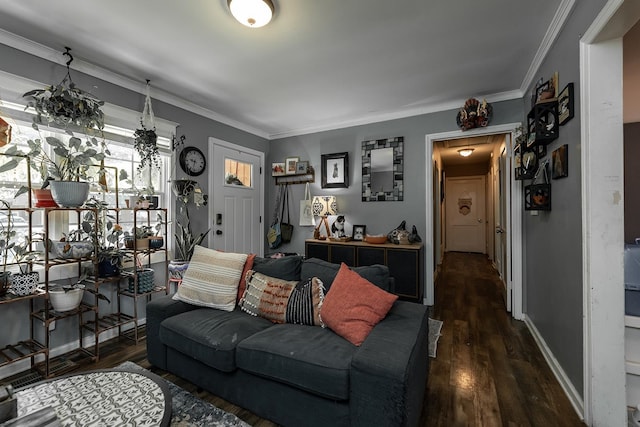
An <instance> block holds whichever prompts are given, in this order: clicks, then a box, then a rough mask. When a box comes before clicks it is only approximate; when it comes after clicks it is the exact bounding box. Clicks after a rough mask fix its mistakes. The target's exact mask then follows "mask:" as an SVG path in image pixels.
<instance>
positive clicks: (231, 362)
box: [159, 308, 273, 372]
mask: <svg viewBox="0 0 640 427" xmlns="http://www.w3.org/2000/svg"><path fill="white" fill-rule="evenodd" d="M272 325H273V324H272V323H271V322H269V321H268V320H265V319H262V318H259V317H253V316H248V315H247V314H245V313H243V312H242V311H240V310H239V309H237V310H234V311H221V310H214V309H210V308H199V309H196V310H192V311H188V312H186V313H181V314H178V315H175V316H173V317H170V318H168V319H165V320H164V321H162V323H161V325H160V332H159V336H160V341H162V343H163V344H164V345H166V346H168V347H171V348H174V349H176V350H177V351H179V352H181V353H184V354H186V355H188V356H190V357H193V358H194V359H196V360H199V361H200V362H202V363H204V364H206V365H208V366H211V367H213V368H216V369H218V370H221V371H224V372H232V371H234V370H235V369H236V347H237V345H238V343H239V342H241V341H242V340H244V339H245V338H247V337H249V336H251V335H253V334H255V333H256V332H260V331H262V330H264V329H266V328H268V327H270V326H272Z"/></svg>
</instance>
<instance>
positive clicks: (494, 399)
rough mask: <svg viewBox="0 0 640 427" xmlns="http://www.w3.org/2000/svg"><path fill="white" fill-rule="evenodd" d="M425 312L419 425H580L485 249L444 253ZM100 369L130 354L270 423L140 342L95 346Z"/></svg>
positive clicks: (259, 425) (267, 426) (263, 425)
mask: <svg viewBox="0 0 640 427" xmlns="http://www.w3.org/2000/svg"><path fill="white" fill-rule="evenodd" d="M435 297H436V299H435V301H436V303H435V305H434V307H433V309H432V314H431V317H432V318H435V319H439V320H443V321H444V326H443V328H442V336H441V337H440V340H439V342H438V351H437V357H436V359H431V367H430V374H429V381H428V384H427V386H426V394H425V405H424V408H423V414H422V419H421V425H422V426H429V427H431V426H434V427H435V426H438V427H445V426H446V427H452V426H479V427H480V426H481V427H492V426H533V427H536V426H540V427H542V426H544V427H547V426H558V427H564V426H583V425H584V424H583V423H582V422H581V421H580V419H579V418H578V416H577V415H576V413H575V411H574V410H573V408H572V406H571V404H570V403H569V400H568V399H567V397H566V396H565V394H564V392H563V391H562V389H561V388H560V385H559V384H558V382H557V381H556V379H555V377H554V376H553V373H552V372H551V370H550V369H549V367H548V366H547V364H546V362H545V360H544V358H543V356H542V354H541V353H540V351H539V350H538V348H537V346H536V344H535V342H534V340H533V338H532V337H531V334H530V333H529V331H528V329H527V328H526V326H525V325H524V323H522V322H519V321H516V320H513V319H511V317H510V316H509V315H508V313H506V310H505V307H504V303H503V300H502V294H501V289H500V286H499V282H498V278H497V275H496V273H495V270H493V268H492V267H491V265H490V263H489V261H488V260H487V258H486V256H484V255H478V254H466V253H453V252H452V253H447V254H446V256H445V260H444V263H443V265H442V270H441V274H440V275H439V278H438V281H437V283H436V288H435ZM100 354H101V359H100V361H99V362H97V363H89V362H81V363H80V366H79V368H78V371H84V370H92V369H103V368H110V367H113V366H117V365H119V364H120V363H122V362H124V361H127V360H130V361H132V362H135V363H137V364H139V365H140V366H142V367H144V368H147V369H150V370H151V371H153V372H155V373H156V374H158V375H160V376H162V377H164V378H166V379H167V380H169V381H172V382H174V383H175V384H177V385H179V386H181V387H183V388H184V389H186V390H188V391H190V392H192V393H193V394H195V395H197V396H198V397H199V398H201V399H203V400H206V401H208V402H211V403H213V404H214V405H216V406H218V407H220V408H222V409H224V410H226V411H228V412H231V413H234V414H236V415H237V416H238V417H240V418H241V419H243V420H244V421H246V422H247V423H249V424H251V425H253V426H256V427H272V426H275V424H273V423H271V422H270V421H267V420H264V419H261V418H259V417H257V416H256V415H254V414H252V413H251V412H249V411H246V410H244V409H242V408H239V407H237V406H235V405H232V404H231V403H229V402H226V401H224V400H222V399H220V398H218V397H217V396H214V395H212V394H210V393H207V392H205V391H202V390H198V389H197V388H196V387H195V386H194V385H193V384H191V383H188V382H186V381H184V380H182V379H180V378H178V377H176V376H175V375H172V374H169V373H167V372H164V371H162V370H159V369H156V368H153V367H151V366H150V365H149V362H148V361H147V359H146V349H145V343H144V341H142V342H141V343H139V344H137V345H132V343H131V342H130V341H128V340H124V339H120V340H119V339H115V340H112V341H109V342H107V343H104V344H102V345H101V347H100Z"/></svg>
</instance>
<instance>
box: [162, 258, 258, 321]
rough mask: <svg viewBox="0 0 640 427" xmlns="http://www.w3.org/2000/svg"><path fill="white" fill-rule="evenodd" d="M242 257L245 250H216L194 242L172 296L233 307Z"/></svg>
mask: <svg viewBox="0 0 640 427" xmlns="http://www.w3.org/2000/svg"><path fill="white" fill-rule="evenodd" d="M246 261H247V254H235V253H230V252H220V251H216V250H214V249H208V248H205V247H203V246H196V248H195V250H194V251H193V257H192V258H191V261H190V262H189V268H187V271H186V272H185V273H184V278H183V279H182V284H181V285H180V286H178V291H177V292H176V294H175V295H174V296H173V299H174V300H179V301H184V302H187V303H190V304H194V305H199V306H203V307H211V308H217V309H219V310H225V311H233V309H234V308H235V307H236V298H237V296H238V284H239V283H240V275H241V274H242V270H243V269H244V264H245V262H246Z"/></svg>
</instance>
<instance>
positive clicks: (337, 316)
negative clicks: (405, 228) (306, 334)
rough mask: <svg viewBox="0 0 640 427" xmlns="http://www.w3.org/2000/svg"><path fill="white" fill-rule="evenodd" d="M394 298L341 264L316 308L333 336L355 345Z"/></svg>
mask: <svg viewBox="0 0 640 427" xmlns="http://www.w3.org/2000/svg"><path fill="white" fill-rule="evenodd" d="M397 299H398V296H397V295H393V294H390V293H389V292H387V291H383V290H382V289H380V288H379V287H377V286H376V285H374V284H373V283H371V282H369V281H368V280H366V279H363V278H362V277H361V276H360V275H359V274H358V273H356V272H355V271H352V270H350V269H349V267H347V265H346V264H345V263H342V264H341V265H340V270H339V271H338V274H337V275H336V278H335V279H334V281H333V284H332V285H331V289H329V292H327V295H326V296H325V298H324V301H323V303H322V306H321V307H320V317H321V319H322V322H323V323H324V324H325V325H326V326H327V327H329V328H330V329H331V330H333V331H334V332H335V333H336V334H338V335H340V336H341V337H342V338H344V339H346V340H347V341H349V342H350V343H352V344H354V345H357V346H359V345H361V344H362V343H363V342H364V340H365V339H366V338H367V336H368V335H369V333H370V332H371V330H372V329H373V328H374V326H376V325H377V324H378V322H380V321H381V320H382V319H384V318H385V316H386V315H387V313H388V312H389V310H391V307H392V306H393V303H394V302H395V301H396V300H397Z"/></svg>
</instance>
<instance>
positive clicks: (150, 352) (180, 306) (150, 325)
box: [146, 295, 198, 369]
mask: <svg viewBox="0 0 640 427" xmlns="http://www.w3.org/2000/svg"><path fill="white" fill-rule="evenodd" d="M172 297H173V295H163V296H161V297H158V298H154V299H152V300H151V301H149V303H148V304H147V323H146V331H147V360H149V363H151V364H152V365H154V366H157V367H158V368H161V369H167V348H166V346H165V345H164V344H162V342H161V341H160V324H161V323H162V321H163V320H164V319H168V318H169V317H173V316H175V315H176V314H180V313H184V312H187V311H190V310H194V309H196V308H198V307H196V306H195V305H191V304H187V303H185V302H182V301H174V300H173V299H172Z"/></svg>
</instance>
